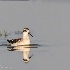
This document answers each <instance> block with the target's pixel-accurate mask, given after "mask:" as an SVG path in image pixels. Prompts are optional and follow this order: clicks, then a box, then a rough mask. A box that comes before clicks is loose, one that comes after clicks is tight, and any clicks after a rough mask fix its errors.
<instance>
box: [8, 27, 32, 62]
mask: <svg viewBox="0 0 70 70" xmlns="http://www.w3.org/2000/svg"><path fill="white" fill-rule="evenodd" d="M29 34H30V35H31V36H32V37H33V35H32V34H31V33H30V30H29V28H24V29H23V37H22V38H17V39H11V40H10V39H7V41H8V43H10V44H11V46H12V47H9V51H14V50H18V51H22V54H23V60H24V62H25V63H27V62H29V61H30V58H31V57H32V56H33V55H31V56H30V57H29V52H30V46H29V44H30V38H29ZM23 45H28V46H23Z"/></svg>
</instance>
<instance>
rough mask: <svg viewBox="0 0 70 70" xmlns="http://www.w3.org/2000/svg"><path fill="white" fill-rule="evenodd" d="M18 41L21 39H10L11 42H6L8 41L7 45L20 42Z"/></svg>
mask: <svg viewBox="0 0 70 70" xmlns="http://www.w3.org/2000/svg"><path fill="white" fill-rule="evenodd" d="M20 40H21V38H18V39H11V40H9V39H7V41H8V42H9V43H11V44H13V43H16V42H18V41H20Z"/></svg>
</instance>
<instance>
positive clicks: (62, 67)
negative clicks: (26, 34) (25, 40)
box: [0, 2, 70, 70]
mask: <svg viewBox="0 0 70 70" xmlns="http://www.w3.org/2000/svg"><path fill="white" fill-rule="evenodd" d="M0 5H1V6H0V31H2V32H3V31H4V30H6V31H7V32H8V33H10V32H12V34H11V35H9V36H7V37H6V38H5V37H4V36H2V37H0V44H8V43H7V41H6V40H7V39H12V38H18V37H22V34H21V35H16V34H14V32H15V31H17V30H21V31H22V30H23V28H24V27H28V28H29V29H30V31H31V34H32V35H33V36H34V37H33V38H32V37H30V39H31V43H34V44H40V45H41V46H38V48H31V51H30V55H31V54H33V57H32V58H31V60H30V62H29V63H27V64H26V63H24V61H23V60H22V59H23V58H22V52H18V51H8V50H7V46H0V70H5V69H7V70H20V69H21V70H22V69H24V70H67V69H70V23H69V22H70V4H69V3H67V2H66V3H63V2H60V3H58V2H57V3H55V2H46V3H44V2H43V3H42V2H0Z"/></svg>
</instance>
